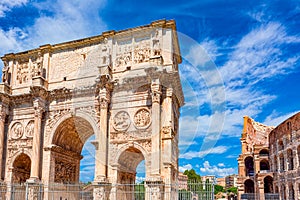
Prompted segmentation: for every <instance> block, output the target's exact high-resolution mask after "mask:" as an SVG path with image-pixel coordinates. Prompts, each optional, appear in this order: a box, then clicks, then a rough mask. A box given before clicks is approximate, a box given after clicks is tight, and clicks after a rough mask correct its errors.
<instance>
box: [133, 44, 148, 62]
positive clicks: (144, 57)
mask: <svg viewBox="0 0 300 200" xmlns="http://www.w3.org/2000/svg"><path fill="white" fill-rule="evenodd" d="M150 56H151V47H150V42H149V41H143V42H140V44H139V45H136V46H135V48H134V63H135V64H139V63H143V62H148V61H149V58H150Z"/></svg>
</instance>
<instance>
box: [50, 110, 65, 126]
mask: <svg viewBox="0 0 300 200" xmlns="http://www.w3.org/2000/svg"><path fill="white" fill-rule="evenodd" d="M70 112H71V111H70V109H65V110H55V111H52V112H50V114H49V118H48V120H47V128H48V129H52V127H53V126H54V124H55V122H56V121H57V120H58V119H59V118H60V117H62V116H63V115H65V114H67V113H70Z"/></svg>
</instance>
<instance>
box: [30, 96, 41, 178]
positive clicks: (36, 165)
mask: <svg viewBox="0 0 300 200" xmlns="http://www.w3.org/2000/svg"><path fill="white" fill-rule="evenodd" d="M33 107H34V132H33V143H32V160H31V171H30V179H31V180H38V179H39V171H40V157H41V130H42V128H41V125H42V116H43V112H44V102H43V101H42V100H41V99H39V98H37V99H35V100H34V102H33Z"/></svg>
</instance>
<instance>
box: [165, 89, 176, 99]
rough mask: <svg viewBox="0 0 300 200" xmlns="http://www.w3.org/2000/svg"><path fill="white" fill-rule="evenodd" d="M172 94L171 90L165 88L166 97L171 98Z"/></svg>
mask: <svg viewBox="0 0 300 200" xmlns="http://www.w3.org/2000/svg"><path fill="white" fill-rule="evenodd" d="M173 93H174V91H173V88H167V91H166V96H167V97H172V96H173Z"/></svg>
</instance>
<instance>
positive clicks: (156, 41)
mask: <svg viewBox="0 0 300 200" xmlns="http://www.w3.org/2000/svg"><path fill="white" fill-rule="evenodd" d="M152 44H153V55H154V56H159V55H160V54H161V49H160V42H159V32H158V30H156V31H155V34H154V37H153V40H152Z"/></svg>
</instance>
